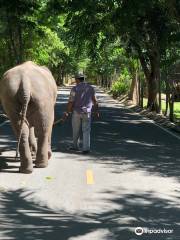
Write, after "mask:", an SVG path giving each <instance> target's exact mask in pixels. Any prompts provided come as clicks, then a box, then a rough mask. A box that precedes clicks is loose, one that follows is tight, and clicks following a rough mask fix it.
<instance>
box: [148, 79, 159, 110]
mask: <svg viewBox="0 0 180 240" xmlns="http://www.w3.org/2000/svg"><path fill="white" fill-rule="evenodd" d="M157 93H158V83H157V79H156V77H155V76H153V75H151V76H150V78H149V79H148V103H147V108H149V109H150V110H151V111H156V112H158V111H159V106H158V101H157Z"/></svg>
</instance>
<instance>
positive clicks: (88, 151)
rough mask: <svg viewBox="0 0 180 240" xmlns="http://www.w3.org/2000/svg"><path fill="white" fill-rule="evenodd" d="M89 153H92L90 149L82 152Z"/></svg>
mask: <svg viewBox="0 0 180 240" xmlns="http://www.w3.org/2000/svg"><path fill="white" fill-rule="evenodd" d="M88 153H90V150H85V151H82V154H88Z"/></svg>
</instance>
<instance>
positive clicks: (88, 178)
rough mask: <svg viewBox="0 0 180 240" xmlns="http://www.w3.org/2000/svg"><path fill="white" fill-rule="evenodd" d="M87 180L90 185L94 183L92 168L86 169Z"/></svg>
mask: <svg viewBox="0 0 180 240" xmlns="http://www.w3.org/2000/svg"><path fill="white" fill-rule="evenodd" d="M86 180H87V184H88V185H92V184H94V176H93V172H92V170H87V171H86Z"/></svg>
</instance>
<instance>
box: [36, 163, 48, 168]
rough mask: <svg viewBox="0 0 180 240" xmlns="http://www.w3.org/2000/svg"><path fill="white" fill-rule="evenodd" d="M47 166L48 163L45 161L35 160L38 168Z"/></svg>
mask: <svg viewBox="0 0 180 240" xmlns="http://www.w3.org/2000/svg"><path fill="white" fill-rule="evenodd" d="M47 166H48V163H44V162H41V163H39V162H37V161H35V167H36V168H46V167H47Z"/></svg>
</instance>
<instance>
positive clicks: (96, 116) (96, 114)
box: [94, 111, 100, 119]
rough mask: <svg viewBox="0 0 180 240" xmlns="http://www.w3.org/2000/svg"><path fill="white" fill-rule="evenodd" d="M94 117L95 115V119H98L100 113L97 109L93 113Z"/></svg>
mask: <svg viewBox="0 0 180 240" xmlns="http://www.w3.org/2000/svg"><path fill="white" fill-rule="evenodd" d="M94 117H95V118H96V119H99V118H100V114H99V112H98V111H96V112H95V113H94Z"/></svg>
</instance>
